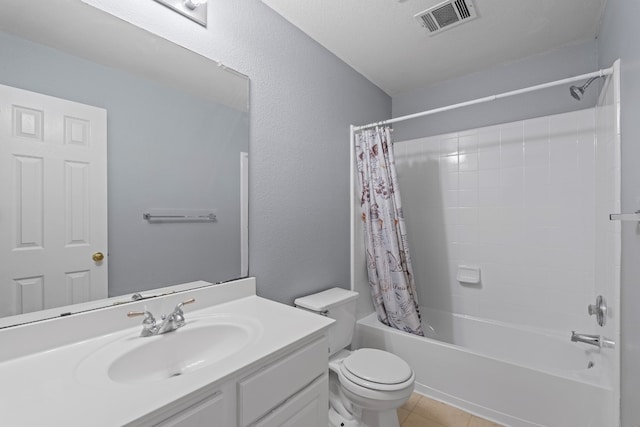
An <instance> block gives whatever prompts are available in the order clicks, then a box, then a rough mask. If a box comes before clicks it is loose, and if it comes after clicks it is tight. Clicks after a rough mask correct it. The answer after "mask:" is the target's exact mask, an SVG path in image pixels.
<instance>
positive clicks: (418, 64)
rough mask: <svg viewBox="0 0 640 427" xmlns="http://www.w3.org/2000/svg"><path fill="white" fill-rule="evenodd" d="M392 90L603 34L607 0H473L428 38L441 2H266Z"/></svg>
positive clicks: (395, 92)
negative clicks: (455, 22) (432, 13)
mask: <svg viewBox="0 0 640 427" xmlns="http://www.w3.org/2000/svg"><path fill="white" fill-rule="evenodd" d="M262 1H263V2H264V3H265V4H267V5H268V6H269V7H271V8H272V9H274V10H275V11H276V12H278V13H279V14H280V15H282V16H283V17H284V18H285V19H287V20H288V21H290V22H291V23H292V24H294V25H296V26H297V27H298V28H300V29H301V30H302V31H303V32H305V33H306V34H308V35H309V36H310V37H311V38H313V39H314V40H316V41H317V42H318V43H320V44H321V45H323V46H324V47H325V48H327V49H328V50H329V51H331V52H333V53H334V54H335V55H336V56H338V57H339V58H340V59H342V60H343V61H345V62H346V63H347V64H349V65H350V66H351V67H353V68H354V69H355V70H356V71H358V72H359V73H361V74H362V75H364V76H365V77H367V78H368V79H369V80H371V81H372V82H373V83H375V84H376V85H377V86H378V87H380V88H381V89H383V90H384V91H385V92H387V93H388V94H389V95H396V94H398V93H402V92H405V91H409V90H412V89H415V88H420V87H425V86H428V85H430V84H432V83H435V82H437V81H441V80H445V79H448V78H451V77H455V76H460V75H464V74H468V73H471V72H474V71H478V70H481V69H483V68H488V67H491V66H493V65H496V64H500V63H504V62H508V61H513V60H516V59H520V58H524V57H526V56H530V55H533V54H537V53H541V52H545V51H548V50H551V49H554V48H556V47H559V46H562V45H565V44H569V43H575V42H580V41H585V40H593V39H595V38H596V36H597V34H598V26H599V22H600V16H601V15H602V11H603V9H604V6H605V3H606V0H535V1H530V0H473V1H474V4H475V9H476V11H477V13H478V15H479V17H478V18H477V19H474V20H470V21H468V22H466V23H465V24H463V25H459V26H456V27H454V28H451V29H448V30H446V31H443V32H441V33H439V34H437V35H433V36H430V35H429V34H428V33H427V31H426V30H425V29H424V28H423V27H421V26H420V25H419V24H418V22H417V21H416V20H415V19H414V18H413V16H414V15H415V14H416V13H419V12H422V11H423V10H425V9H427V8H430V7H432V6H435V5H436V4H438V3H440V2H441V0H400V1H398V0H304V1H291V0H262Z"/></svg>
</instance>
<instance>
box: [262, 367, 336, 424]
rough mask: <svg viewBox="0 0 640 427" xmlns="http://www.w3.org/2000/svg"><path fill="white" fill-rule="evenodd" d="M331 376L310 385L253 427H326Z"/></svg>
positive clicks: (323, 377) (323, 376) (325, 375)
mask: <svg viewBox="0 0 640 427" xmlns="http://www.w3.org/2000/svg"><path fill="white" fill-rule="evenodd" d="M328 394H329V375H328V374H326V373H325V374H322V376H321V377H320V378H318V379H317V380H315V381H314V382H313V383H311V384H310V385H308V386H307V387H306V388H305V389H303V390H302V391H301V392H299V393H297V394H295V395H293V396H292V397H290V398H289V400H287V401H286V402H284V403H283V404H282V405H280V406H279V407H278V408H276V409H275V410H274V411H273V412H271V413H270V414H268V415H267V416H265V417H264V418H262V419H261V420H260V421H258V422H257V423H255V424H253V425H252V427H318V426H322V427H325V426H326V425H327V424H328V423H329V417H328V412H329V411H328V410H327V409H328V407H329V397H328Z"/></svg>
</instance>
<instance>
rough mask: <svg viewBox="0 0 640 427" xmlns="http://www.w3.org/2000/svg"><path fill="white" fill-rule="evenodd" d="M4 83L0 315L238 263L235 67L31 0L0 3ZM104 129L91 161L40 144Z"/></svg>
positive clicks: (215, 275) (242, 125) (194, 276)
mask: <svg viewBox="0 0 640 427" xmlns="http://www.w3.org/2000/svg"><path fill="white" fill-rule="evenodd" d="M160 7H162V6H160ZM176 19H182V18H180V17H178V16H177V18H176ZM0 85H2V87H1V88H0V120H1V121H2V126H4V128H3V129H0V138H1V139H0V144H3V145H4V147H3V148H2V149H1V150H0V155H2V156H4V158H3V159H2V160H0V178H1V180H2V181H4V184H0V245H1V247H0V282H1V283H0V317H1V318H0V327H6V326H10V325H12V324H17V323H22V322H25V321H34V320H39V319H41V318H49V317H52V316H57V315H60V314H63V313H64V314H68V313H73V312H74V311H76V310H80V309H82V310H84V309H87V307H89V308H95V307H98V306H100V304H101V303H100V301H101V300H102V299H104V298H107V297H118V296H122V298H120V299H121V300H122V302H125V301H129V300H130V299H131V294H133V293H141V294H142V296H143V297H150V296H152V295H154V289H156V288H162V287H166V286H169V285H174V284H180V283H187V282H194V281H198V280H204V281H206V282H211V283H217V282H224V281H228V280H232V279H236V278H239V277H244V276H246V275H247V272H248V264H247V242H248V236H247V229H248V227H247V188H248V186H247V177H248V171H247V168H248V145H249V143H248V138H249V129H248V127H249V111H248V91H249V80H248V78H247V77H246V76H244V75H241V74H239V73H237V72H235V71H233V70H230V69H228V68H226V67H224V66H223V65H221V64H218V63H216V62H214V61H212V60H210V59H208V58H205V57H203V56H201V55H198V54H196V53H194V52H192V51H189V50H188V49H185V48H183V47H180V46H178V45H176V44H174V43H172V42H169V41H168V40H165V39H162V38H160V37H157V36H155V35H153V34H151V33H149V32H147V31H145V30H143V29H141V28H139V27H136V26H134V25H132V24H130V23H128V22H125V21H123V20H121V19H119V18H117V17H115V16H112V15H110V14H108V13H106V12H103V11H101V10H99V9H96V8H94V7H93V6H90V5H87V4H85V3H83V2H82V1H80V0H30V1H28V2H8V3H6V4H3V6H2V12H1V13H0ZM42 97H43V98H42ZM3 98H4V99H3ZM60 105H62V107H59V106H60ZM67 107H68V108H69V110H67V111H65V110H64V108H67ZM85 107H86V108H87V111H93V112H96V114H97V116H96V117H102V118H104V120H105V121H104V123H102V122H100V121H99V120H101V119H99V118H98V119H95V120H96V121H93V120H94V119H93V118H92V119H88V118H85V117H84V116H82V114H84V111H85V110H84V108H85ZM58 109H62V114H58ZM56 114H57V116H56ZM87 114H88V113H87ZM54 116H55V117H58V116H59V117H60V122H59V123H58V122H55V123H54V122H51V121H50V120H53V119H52V118H53V117H54ZM92 117H93V116H92ZM51 123H53V124H51ZM101 123H102V124H101ZM56 129H57V130H60V132H61V134H60V135H62V136H61V137H60V140H59V141H58V140H57V139H56V137H52V136H51V135H53V133H54V130H56ZM101 132H102V133H101ZM101 135H102V136H101ZM100 138H103V139H105V140H106V148H104V147H103V151H102V153H100V152H99V151H98V154H97V155H96V156H95V157H96V159H97V160H94V159H93V158H92V160H91V161H89V160H83V159H84V158H82V157H81V158H80V160H78V159H74V160H68V159H66V158H63V159H62V160H61V159H59V158H57V157H56V156H57V154H55V153H56V151H55V150H54V148H52V147H54V146H56V144H58V143H59V145H61V146H65V144H67V145H71V146H73V147H72V148H71V149H72V150H75V151H76V152H80V151H82V149H83V147H84V146H82V144H84V143H86V147H93V146H97V145H99V143H100V141H101V139H100ZM29 144H31V145H30V147H31V148H29V149H28V150H26V151H20V150H21V149H22V147H23V146H27V145H29ZM7 147H9V148H7ZM16 147H17V148H16ZM55 149H56V150H57V148H55ZM51 153H54V154H53V157H54V160H50V159H49V158H48V157H47V156H48V155H50V154H51ZM56 159H57V160H56ZM55 161H59V162H60V165H61V166H59V167H58V166H56V165H57V163H55ZM94 161H95V164H97V165H98V166H94V163H93V162H94ZM100 165H102V166H100ZM100 168H102V169H105V170H106V174H104V175H105V177H104V179H102V178H100V177H99V176H98V178H95V177H94V175H93V173H94V172H95V170H100ZM53 169H56V170H58V169H59V170H58V172H59V175H60V176H59V177H58V178H51V177H50V175H48V174H49V173H50V172H51V170H53ZM101 180H102V181H104V182H101ZM54 181H55V182H58V181H59V184H60V185H59V186H57V187H55V186H53V184H52V183H53V182H54ZM105 184H106V185H105ZM94 196H95V197H94ZM105 196H106V197H105ZM92 198H95V199H97V200H101V198H102V199H104V200H106V202H104V203H102V205H101V202H100V201H98V202H95V201H94V200H93V199H92ZM52 206H53V207H52ZM56 209H57V210H56ZM103 211H104V212H103ZM144 214H149V215H151V217H149V215H147V216H146V217H144ZM103 216H104V218H105V220H104V221H103V220H102V217H103ZM69 218H71V219H69ZM54 220H60V221H58V222H55V221H54ZM100 223H106V230H105V229H104V228H105V227H104V226H101V225H100ZM101 233H102V234H104V235H107V233H108V239H106V238H102V237H100V236H101ZM58 234H59V235H60V236H62V239H63V241H62V244H61V245H60V248H63V249H68V250H70V251H71V252H73V256H74V257H76V258H82V260H83V263H80V262H79V261H78V262H76V261H77V260H76V259H75V258H74V260H73V262H70V263H67V262H66V258H68V257H70V256H71V255H68V254H65V255H60V250H61V249H60V248H58V247H57V246H56V245H57V244H58V241H57V240H56V238H57V237H56V236H57V235H58ZM69 248H71V249H69ZM56 251H58V252H56ZM25 254H26V255H28V257H26V258H20V257H22V256H25ZM105 272H107V273H108V274H106V275H105V274H104V273H105ZM103 276H104V277H105V279H104V283H101V280H103V279H102V277H103ZM200 285H201V283H200ZM112 303H113V298H110V300H109V301H106V300H105V302H104V305H106V304H112ZM57 307H60V309H58V308H57ZM52 309H53V310H52ZM39 313H40V314H39Z"/></svg>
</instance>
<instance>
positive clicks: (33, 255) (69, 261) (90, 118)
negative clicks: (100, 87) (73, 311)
mask: <svg viewBox="0 0 640 427" xmlns="http://www.w3.org/2000/svg"><path fill="white" fill-rule="evenodd" d="M106 148H107V113H106V110H104V109H101V108H96V107H92V106H88V105H83V104H79V103H76V102H71V101H67V100H63V99H60V98H54V97H50V96H46V95H41V94H38V93H34V92H29V91H25V90H21V89H16V88H12V87H9V86H2V85H0V316H9V315H14V314H21V313H27V312H30V311H35V310H41V309H45V308H53V307H58V306H62V305H68V304H75V303H79V302H85V301H88V300H91V299H97V298H105V297H106V296H107V266H108V263H107V259H106V258H105V259H104V260H103V261H99V262H96V261H93V259H92V255H93V254H94V253H95V252H104V253H106V252H107V151H106Z"/></svg>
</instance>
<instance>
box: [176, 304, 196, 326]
mask: <svg viewBox="0 0 640 427" xmlns="http://www.w3.org/2000/svg"><path fill="white" fill-rule="evenodd" d="M193 302H196V299H195V298H191V299H188V300H186V301H182V302H179V303H178V304H176V308H174V309H173V313H172V314H171V315H172V316H173V320H174V322H175V323H176V325H177V327H178V328H181V327H182V326H184V325H185V320H184V311H182V307H183V306H184V305H185V304H191V303H193Z"/></svg>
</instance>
